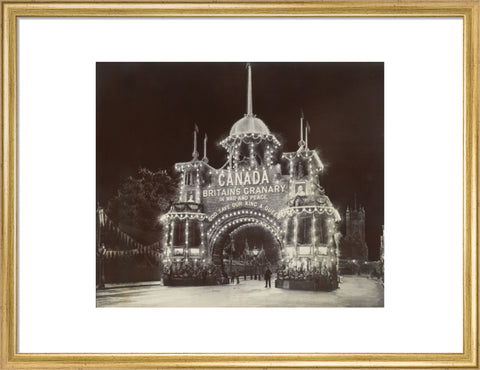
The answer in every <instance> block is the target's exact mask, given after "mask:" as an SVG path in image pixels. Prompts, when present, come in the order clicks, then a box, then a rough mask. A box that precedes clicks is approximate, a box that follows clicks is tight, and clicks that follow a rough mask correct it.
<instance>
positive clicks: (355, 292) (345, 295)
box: [97, 276, 383, 307]
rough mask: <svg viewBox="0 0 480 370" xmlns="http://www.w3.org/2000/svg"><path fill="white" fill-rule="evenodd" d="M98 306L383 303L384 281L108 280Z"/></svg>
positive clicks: (349, 278)
mask: <svg viewBox="0 0 480 370" xmlns="http://www.w3.org/2000/svg"><path fill="white" fill-rule="evenodd" d="M97 307H383V285H382V284H381V282H379V281H378V280H372V279H369V278H367V277H363V276H344V277H342V283H341V285H340V288H339V289H337V290H335V291H333V292H311V291H299V290H286V289H277V288H274V287H273V279H272V288H270V289H268V288H267V289H266V288H265V282H264V281H258V280H246V281H244V280H243V279H240V284H238V285H237V284H235V285H233V284H230V285H218V286H206V287H166V286H162V285H161V284H160V283H159V282H145V283H133V284H107V286H106V288H105V289H102V290H97Z"/></svg>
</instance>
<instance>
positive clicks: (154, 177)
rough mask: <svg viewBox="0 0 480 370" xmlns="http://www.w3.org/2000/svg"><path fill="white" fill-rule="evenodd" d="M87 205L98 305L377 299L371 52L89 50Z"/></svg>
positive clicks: (375, 109) (380, 148)
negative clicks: (273, 54) (91, 128)
mask: <svg viewBox="0 0 480 370" xmlns="http://www.w3.org/2000/svg"><path fill="white" fill-rule="evenodd" d="M92 211H93V209H92ZM95 214H96V245H95V258H96V306H97V307H383V306H384V284H385V279H384V274H385V271H384V270H385V269H384V253H385V247H386V245H388V241H387V242H386V244H384V237H383V229H384V63H383V62H348V63H347V62H328V63H327V62H248V61H239V62H161V63H160V62H159V63H153V62H148V63H147V62H138V63H137V62H135V63H133V62H97V64H96V205H95ZM92 258H93V252H92Z"/></svg>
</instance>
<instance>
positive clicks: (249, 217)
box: [207, 207, 284, 258]
mask: <svg viewBox="0 0 480 370" xmlns="http://www.w3.org/2000/svg"><path fill="white" fill-rule="evenodd" d="M247 226H260V227H261V228H263V229H264V230H266V231H267V232H269V233H270V234H271V235H272V236H273V238H274V240H275V241H276V242H277V243H278V245H279V246H280V249H282V247H283V235H284V231H283V230H282V228H281V223H280V221H279V220H278V219H277V218H276V217H275V216H274V215H272V214H271V213H270V212H267V211H265V210H262V209H258V208H248V207H246V208H238V209H235V210H228V211H225V212H222V213H220V214H219V215H217V216H216V217H215V218H214V219H213V220H212V224H211V226H210V228H209V229H208V230H207V243H208V246H209V248H208V249H209V254H210V256H211V257H212V258H213V257H214V253H215V251H216V249H218V247H220V248H222V246H221V243H220V244H218V243H217V242H219V241H221V239H222V238H224V237H225V235H229V234H230V233H232V232H233V231H234V230H237V229H238V228H241V227H242V228H243V227H247ZM216 246H217V247H216Z"/></svg>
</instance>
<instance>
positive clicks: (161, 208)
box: [106, 168, 178, 244]
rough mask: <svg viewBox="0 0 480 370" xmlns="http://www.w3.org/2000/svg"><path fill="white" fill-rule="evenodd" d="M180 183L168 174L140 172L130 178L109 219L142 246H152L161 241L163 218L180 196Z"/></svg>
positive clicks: (109, 210) (114, 200)
mask: <svg viewBox="0 0 480 370" xmlns="http://www.w3.org/2000/svg"><path fill="white" fill-rule="evenodd" d="M177 185H178V179H177V178H176V176H171V175H169V174H168V172H167V171H165V170H159V171H156V172H153V171H151V170H149V169H146V168H140V169H139V170H138V172H137V174H136V176H135V177H132V176H130V177H128V178H127V180H126V181H125V182H124V183H123V184H122V185H121V187H120V189H119V190H118V192H117V195H116V196H115V197H113V198H112V199H111V200H110V201H109V202H108V206H107V210H106V212H107V214H108V216H109V217H110V218H111V219H112V220H114V221H116V222H118V223H119V225H120V227H121V228H122V229H123V230H124V231H125V232H127V233H128V234H130V235H131V236H133V237H134V238H136V239H137V240H138V241H139V242H141V243H145V244H150V243H153V242H155V241H158V240H159V239H160V237H161V233H162V226H161V224H160V222H159V217H160V216H161V215H162V214H164V213H166V212H167V211H168V210H169V208H170V206H171V204H172V203H173V201H174V199H175V196H176V193H177Z"/></svg>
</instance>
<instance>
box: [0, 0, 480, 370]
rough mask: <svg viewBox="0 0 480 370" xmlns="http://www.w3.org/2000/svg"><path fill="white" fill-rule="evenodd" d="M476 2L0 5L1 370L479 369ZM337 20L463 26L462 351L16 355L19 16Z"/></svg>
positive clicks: (477, 9) (60, 2)
mask: <svg viewBox="0 0 480 370" xmlns="http://www.w3.org/2000/svg"><path fill="white" fill-rule="evenodd" d="M479 5H480V3H479V2H478V1H454V0H451V1H372V2H370V1H332V2H327V1H325V2H324V1H321V2H315V1H306V2H303V1H302V2H296V1H288V2H286V1H282V2H257V1H251V2H217V1H215V2H203V1H200V2H196V1H190V2H170V1H167V2H153V1H152V2H108V1H105V2H99V1H94V2H62V1H58V2H57V1H35V2H22V1H4V2H2V31H3V36H2V41H3V47H2V67H3V68H2V80H3V82H2V88H3V89H2V144H3V147H2V154H3V160H2V235H1V238H2V239H1V240H2V244H1V299H2V306H1V307H2V309H1V353H0V357H1V368H5V369H7V368H8V369H10V368H11V369H20V368H21V369H30V368H38V369H47V368H82V369H83V368H174V367H175V368H280V367H281V368H292V367H297V368H317V367H324V368H332V367H336V368H338V367H342V368H347V367H348V368H352V367H354V368H360V367H368V368H370V367H375V368H404V367H410V368H478V365H479V362H478V350H479V343H478V186H479V183H478V165H479V162H478V133H479V132H478V126H479V125H478V124H479V114H478V113H479V84H478V82H479V75H478V73H479V9H480V7H479ZM154 16H176V17H197V16H215V17H229V16H235V17H238V16H249V17H250V16H254V17H262V16H269V17H272V16H308V17H313V16H327V17H331V16H340V17H351V16H356V17H461V18H462V19H463V58H464V63H463V66H464V70H463V98H464V99H463V101H464V105H463V106H464V118H463V217H464V219H463V243H464V244H463V293H464V294H463V352H462V353H282V354H276V353H181V354H176V353H142V354H131V353H130V354H129V353H101V354H95V353H81V354H80V353H19V352H18V351H17V324H18V322H17V269H18V265H17V262H18V261H17V19H18V17H154Z"/></svg>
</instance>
